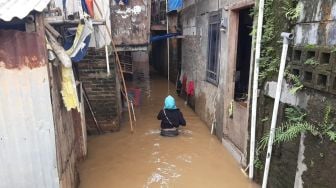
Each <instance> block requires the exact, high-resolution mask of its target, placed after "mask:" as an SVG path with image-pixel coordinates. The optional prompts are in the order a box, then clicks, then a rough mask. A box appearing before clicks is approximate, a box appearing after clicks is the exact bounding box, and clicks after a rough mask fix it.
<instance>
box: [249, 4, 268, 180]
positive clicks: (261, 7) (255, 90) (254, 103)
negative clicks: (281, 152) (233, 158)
mask: <svg viewBox="0 0 336 188" xmlns="http://www.w3.org/2000/svg"><path fill="white" fill-rule="evenodd" d="M264 5H265V1H264V0H260V1H259V11H258V25H257V39H256V54H255V61H254V73H253V94H252V113H251V138H250V164H249V178H250V179H253V174H254V153H255V151H254V150H255V132H256V123H257V102H258V79H259V60H260V51H261V35H262V25H263V19H264Z"/></svg>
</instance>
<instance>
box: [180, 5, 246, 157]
mask: <svg viewBox="0 0 336 188" xmlns="http://www.w3.org/2000/svg"><path fill="white" fill-rule="evenodd" d="M236 2H243V3H244V2H246V1H224V0H222V1H186V3H185V5H184V9H183V10H182V12H181V18H180V19H181V20H180V22H181V24H182V30H183V36H184V38H183V39H182V64H181V67H182V68H181V71H182V73H181V76H182V77H183V76H184V75H185V76H186V77H187V82H189V81H193V82H194V83H195V94H194V97H193V100H194V101H193V102H194V109H195V111H196V113H197V114H198V115H199V116H200V117H201V119H202V120H203V121H204V122H205V123H206V125H207V126H208V128H209V130H210V128H211V127H212V125H214V127H215V131H214V132H215V135H216V136H217V138H218V139H219V140H220V141H222V139H224V140H225V138H226V136H225V134H228V132H227V131H225V130H224V128H223V127H224V126H225V125H226V124H227V118H226V117H227V116H226V115H227V113H228V109H229V106H230V104H229V103H230V102H231V101H229V100H226V101H225V93H228V92H229V90H228V88H229V87H230V86H229V85H228V83H231V82H227V81H226V79H227V71H229V67H228V63H229V60H228V56H229V55H228V49H229V47H230V44H229V41H228V32H227V31H226V32H223V31H220V45H219V52H220V53H219V55H218V56H219V76H218V84H213V83H210V82H208V81H207V79H206V69H207V62H208V45H209V44H208V43H209V41H208V30H209V15H210V14H211V13H213V12H215V11H219V12H221V18H226V19H228V17H229V11H228V7H229V6H231V5H233V4H234V3H236ZM239 131H240V130H239ZM245 133H247V129H246V130H244V132H243V134H245ZM236 140H239V142H241V143H245V142H246V138H245V137H244V136H241V135H239V136H238V137H237V139H236ZM226 143H227V144H226V146H227V148H228V149H229V150H230V152H231V153H232V154H233V155H234V156H237V157H236V160H237V161H238V162H242V158H244V157H246V152H244V150H245V148H243V149H241V150H240V149H238V148H237V147H236V145H237V144H236V143H233V142H232V141H231V140H228V141H227V142H226ZM244 153H245V154H244ZM241 154H242V155H241ZM244 155H245V156H244Z"/></svg>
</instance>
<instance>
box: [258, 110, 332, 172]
mask: <svg viewBox="0 0 336 188" xmlns="http://www.w3.org/2000/svg"><path fill="white" fill-rule="evenodd" d="M331 114H332V108H331V106H330V104H328V105H327V107H326V108H325V110H324V116H323V122H322V123H318V124H317V125H314V124H312V123H309V122H308V121H306V120H305V117H306V116H307V114H306V113H304V112H302V110H300V109H299V108H295V107H290V108H286V109H285V116H286V119H287V121H286V123H284V124H283V125H282V126H280V127H278V128H276V130H275V138H274V144H280V143H284V142H291V141H293V140H294V139H296V138H297V137H298V136H299V135H301V133H309V134H311V135H313V136H319V137H320V138H321V139H322V141H323V139H324V138H325V137H327V138H328V139H329V140H330V141H332V142H335V143H336V127H335V124H334V123H332V121H331V117H330V115H331ZM268 140H269V133H267V134H265V135H264V136H263V137H262V138H261V139H260V141H259V142H258V147H257V151H256V160H259V158H260V153H261V152H262V151H263V150H265V149H266V147H267V145H268ZM259 161H260V160H259ZM255 165H258V166H260V164H255ZM256 168H257V167H256Z"/></svg>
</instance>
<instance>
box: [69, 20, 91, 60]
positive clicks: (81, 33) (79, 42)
mask: <svg viewBox="0 0 336 188" xmlns="http://www.w3.org/2000/svg"><path fill="white" fill-rule="evenodd" d="M84 22H85V24H84V25H83V24H79V25H78V27H77V31H76V36H75V38H74V40H73V43H72V45H71V47H70V48H68V49H67V51H66V52H67V54H68V55H69V56H70V57H71V59H72V60H73V61H75V62H78V61H80V60H82V58H83V57H84V56H85V55H86V53H87V50H88V46H89V42H90V35H91V33H92V32H93V26H92V21H91V20H90V19H84ZM67 47H69V46H65V48H67Z"/></svg>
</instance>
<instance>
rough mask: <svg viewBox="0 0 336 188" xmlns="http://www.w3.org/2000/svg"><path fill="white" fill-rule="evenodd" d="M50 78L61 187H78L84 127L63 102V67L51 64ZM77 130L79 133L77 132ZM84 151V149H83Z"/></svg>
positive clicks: (75, 114) (77, 114)
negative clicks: (78, 164)
mask: <svg viewBox="0 0 336 188" xmlns="http://www.w3.org/2000/svg"><path fill="white" fill-rule="evenodd" d="M49 76H50V86H51V99H52V109H53V117H54V126H55V135H56V150H57V167H58V176H59V179H60V187H64V188H67V187H69V188H70V187H76V186H77V185H78V183H79V179H78V174H77V166H76V165H77V161H78V160H77V158H84V157H85V156H83V155H84V151H82V152H83V153H82V152H80V151H79V150H80V149H82V147H83V146H82V145H83V142H86V139H84V138H82V137H81V135H82V130H81V129H82V125H81V121H80V115H79V112H78V111H77V110H72V111H67V110H66V108H65V106H64V104H63V100H62V95H61V93H60V91H61V90H62V86H61V83H62V75H61V66H57V67H56V66H54V65H53V64H52V63H50V64H49ZM76 129H77V130H78V129H79V131H76ZM83 149H84V148H83Z"/></svg>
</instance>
